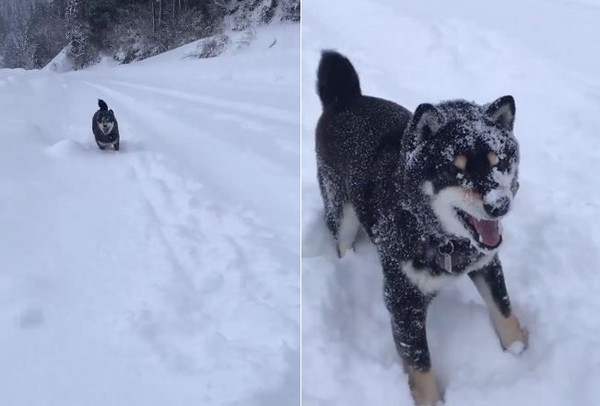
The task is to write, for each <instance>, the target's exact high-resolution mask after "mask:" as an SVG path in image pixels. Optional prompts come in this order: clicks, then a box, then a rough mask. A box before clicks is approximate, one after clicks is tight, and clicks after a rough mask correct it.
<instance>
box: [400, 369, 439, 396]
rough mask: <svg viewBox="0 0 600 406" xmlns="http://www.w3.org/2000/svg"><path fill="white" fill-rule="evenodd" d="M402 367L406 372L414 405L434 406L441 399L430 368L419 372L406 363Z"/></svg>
mask: <svg viewBox="0 0 600 406" xmlns="http://www.w3.org/2000/svg"><path fill="white" fill-rule="evenodd" d="M404 369H405V370H406V373H407V374H408V386H409V387H410V392H411V394H412V396H413V399H414V400H415V405H416V406H435V405H436V404H437V402H440V401H441V400H442V398H441V397H440V392H439V390H438V387H437V384H436V382H435V376H434V375H433V372H432V371H431V370H430V371H427V372H420V371H417V370H415V369H414V368H412V367H409V366H406V365H405V367H404Z"/></svg>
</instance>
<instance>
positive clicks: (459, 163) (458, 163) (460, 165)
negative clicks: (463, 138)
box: [454, 155, 467, 171]
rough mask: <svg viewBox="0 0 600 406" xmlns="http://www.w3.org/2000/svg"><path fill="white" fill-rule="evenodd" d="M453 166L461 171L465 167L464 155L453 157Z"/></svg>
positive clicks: (465, 159) (465, 158)
mask: <svg viewBox="0 0 600 406" xmlns="http://www.w3.org/2000/svg"><path fill="white" fill-rule="evenodd" d="M454 166H456V167H457V168H458V169H460V170H461V171H464V170H465V169H466V168H467V157H466V156H464V155H457V156H456V158H454Z"/></svg>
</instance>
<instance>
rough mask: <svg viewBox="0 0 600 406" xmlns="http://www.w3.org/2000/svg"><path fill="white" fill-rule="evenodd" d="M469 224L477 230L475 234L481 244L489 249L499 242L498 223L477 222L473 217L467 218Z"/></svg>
mask: <svg viewBox="0 0 600 406" xmlns="http://www.w3.org/2000/svg"><path fill="white" fill-rule="evenodd" d="M469 219H470V220H471V224H472V225H473V227H475V230H477V234H479V235H480V236H481V240H482V241H483V243H484V244H485V245H487V246H489V247H495V246H496V245H498V243H499V242H500V228H499V227H498V221H494V220H477V219H476V218H475V217H472V216H469Z"/></svg>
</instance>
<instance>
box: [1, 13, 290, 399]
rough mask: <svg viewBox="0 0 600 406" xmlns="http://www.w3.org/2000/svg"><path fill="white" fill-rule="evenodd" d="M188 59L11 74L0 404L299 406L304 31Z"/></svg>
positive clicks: (4, 110)
mask: <svg viewBox="0 0 600 406" xmlns="http://www.w3.org/2000/svg"><path fill="white" fill-rule="evenodd" d="M274 39H277V43H276V44H275V45H274V46H273V47H269V46H270V45H271V44H272V43H273V41H274ZM185 48H186V47H184V49H181V50H175V51H172V52H170V53H169V54H165V55H161V56H158V57H156V58H153V59H150V60H146V61H143V62H141V63H135V64H132V65H129V66H119V67H115V66H110V65H107V64H104V65H100V66H96V67H94V68H91V69H88V70H84V71H81V72H71V73H65V74H57V73H53V72H51V71H50V70H42V71H33V72H26V71H22V70H0V117H1V119H0V121H1V122H2V124H1V129H0V139H1V140H2V148H1V149H0V233H1V234H0V236H1V238H0V242H1V243H0V259H1V264H2V265H1V266H0V269H1V270H0V365H1V367H0V368H1V372H0V404H2V405H10V406H25V405H26V406H37V405H44V406H46V405H61V406H81V405H86V406H93V405H98V406H100V405H102V406H112V405H115V406H117V405H119V406H120V405H144V406H149V405H160V406H164V405H175V406H179V405H182V406H186V405H242V404H243V405H260V406H266V405H274V406H279V405H284V404H285V405H288V404H289V405H293V404H299V342H300V332H299V313H300V284H299V278H298V269H299V244H300V233H299V222H300V220H299V199H300V193H299V187H298V183H299V178H300V174H299V172H300V161H299V156H300V153H299V151H300V147H299V144H300V142H299V126H300V119H299V113H298V112H299V108H300V106H299V88H300V84H299V81H300V67H299V51H300V27H299V25H298V24H289V25H275V26H270V27H266V28H263V29H261V30H259V31H258V32H257V37H256V39H255V41H254V42H253V43H252V44H250V45H249V46H246V47H245V48H243V49H239V50H237V51H232V52H229V53H228V54H227V55H224V56H222V57H218V58H214V59H208V60H193V59H189V58H188V59H183V60H182V59H181V55H183V54H185V52H186V49H185ZM188 48H189V47H188ZM97 98H103V99H104V100H105V101H106V102H107V103H108V105H109V107H110V108H112V109H114V111H115V113H116V116H117V119H118V120H119V126H120V131H121V136H122V146H121V151H120V152H114V151H104V152H101V151H99V150H98V148H97V147H96V145H95V143H94V142H93V137H92V134H91V119H92V114H93V113H94V111H95V110H96V109H97V104H96V103H97Z"/></svg>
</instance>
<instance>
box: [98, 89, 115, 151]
mask: <svg viewBox="0 0 600 406" xmlns="http://www.w3.org/2000/svg"><path fill="white" fill-rule="evenodd" d="M98 107H99V110H98V111H96V113H94V117H93V118H92V132H93V133H94V137H95V139H96V144H98V148H100V149H101V150H104V149H105V148H106V147H110V146H112V147H113V148H114V149H115V151H118V150H119V142H120V137H119V124H118V123H117V119H116V118H115V113H114V112H113V111H112V110H109V109H108V105H107V104H106V103H105V102H104V100H100V99H99V100H98Z"/></svg>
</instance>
